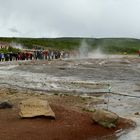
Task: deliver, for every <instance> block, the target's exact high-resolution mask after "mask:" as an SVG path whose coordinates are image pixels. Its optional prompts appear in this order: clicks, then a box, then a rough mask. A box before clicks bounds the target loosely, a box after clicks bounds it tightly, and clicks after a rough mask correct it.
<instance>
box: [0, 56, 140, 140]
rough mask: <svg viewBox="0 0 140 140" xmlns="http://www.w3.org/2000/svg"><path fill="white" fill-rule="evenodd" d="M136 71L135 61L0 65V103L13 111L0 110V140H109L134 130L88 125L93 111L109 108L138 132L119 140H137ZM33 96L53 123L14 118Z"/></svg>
mask: <svg viewBox="0 0 140 140" xmlns="http://www.w3.org/2000/svg"><path fill="white" fill-rule="evenodd" d="M139 70H140V59H139V58H138V57H136V56H119V57H118V56H117V57H114V56H113V57H105V58H96V59H80V60H78V59H77V60H75V59H69V60H57V61H55V60H54V61H28V62H10V63H9V62H7V63H1V64H0V87H1V89H0V100H10V101H11V102H12V104H13V105H14V107H13V109H5V110H2V109H1V110H0V112H1V113H0V114H1V115H0V123H1V126H0V130H1V131H0V133H1V139H2V140H5V139H8V140H11V138H12V139H20V137H22V139H25V140H26V139H29V138H30V139H38V138H41V139H46V138H47V139H49V138H50V139H61V140H62V139H76V140H78V139H79V140H82V139H86V140H88V139H107V140H109V139H111V140H114V139H118V137H117V136H118V135H120V134H122V133H125V132H126V131H123V130H126V129H128V128H131V127H130V126H133V125H134V124H133V123H132V121H129V120H125V121H124V119H120V120H119V123H118V125H117V127H116V128H115V129H111V130H108V129H106V128H103V127H101V126H98V125H97V124H94V123H93V122H92V120H91V114H92V111H93V110H94V109H95V108H109V110H111V111H113V112H116V113H117V114H119V115H120V116H121V117H126V118H130V119H132V120H134V121H136V123H137V126H138V127H137V128H136V129H134V130H133V131H131V132H133V133H131V132H130V133H128V134H127V135H123V137H120V138H119V139H120V140H126V139H128V138H127V136H129V138H131V134H132V135H138V133H137V132H138V130H139V119H138V118H139V103H140V99H139V98H136V97H139V92H140V80H139V77H140V72H139ZM108 85H110V86H111V92H110V94H107V93H108V88H109V86H108ZM108 95H109V96H108ZM124 95H125V96H124ZM34 96H36V97H38V98H41V99H46V100H48V101H49V103H50V105H51V107H52V109H53V110H54V112H56V116H57V117H56V120H55V121H54V120H46V119H44V118H35V119H29V120H28V119H23V120H21V119H20V118H19V116H18V111H19V110H18V104H19V102H20V101H21V100H24V99H27V98H31V97H34ZM131 96H136V97H131ZM108 97H109V98H108ZM117 132H119V133H117ZM116 133H117V134H116ZM133 140H134V139H133ZM136 140H138V139H136Z"/></svg>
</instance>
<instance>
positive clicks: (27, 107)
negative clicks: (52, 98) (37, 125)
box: [19, 98, 55, 118]
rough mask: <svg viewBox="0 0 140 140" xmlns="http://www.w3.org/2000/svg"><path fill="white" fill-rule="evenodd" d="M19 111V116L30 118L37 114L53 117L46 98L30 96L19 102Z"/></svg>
mask: <svg viewBox="0 0 140 140" xmlns="http://www.w3.org/2000/svg"><path fill="white" fill-rule="evenodd" d="M19 107H20V112H19V115H20V117H21V118H30V117H37V116H46V117H51V118H55V114H54V112H53V111H52V109H51V107H50V105H49V103H48V101H47V100H42V99H38V98H30V99H26V100H23V101H21V102H20V105H19Z"/></svg>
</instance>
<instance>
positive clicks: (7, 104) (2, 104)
mask: <svg viewBox="0 0 140 140" xmlns="http://www.w3.org/2000/svg"><path fill="white" fill-rule="evenodd" d="M12 107H13V105H12V104H11V103H10V101H0V109H6V108H12Z"/></svg>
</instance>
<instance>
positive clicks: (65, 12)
mask: <svg viewBox="0 0 140 140" xmlns="http://www.w3.org/2000/svg"><path fill="white" fill-rule="evenodd" d="M0 36H1V37H2V36H11V37H131V38H140V0H0Z"/></svg>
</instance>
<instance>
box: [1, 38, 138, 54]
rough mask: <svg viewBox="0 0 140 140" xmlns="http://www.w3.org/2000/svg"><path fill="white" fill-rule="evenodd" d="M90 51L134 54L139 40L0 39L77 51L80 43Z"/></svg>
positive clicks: (38, 46)
mask: <svg viewBox="0 0 140 140" xmlns="http://www.w3.org/2000/svg"><path fill="white" fill-rule="evenodd" d="M83 40H84V41H85V42H86V43H87V44H88V46H90V48H91V49H96V48H97V47H100V49H101V50H102V51H104V52H105V53H116V54H120V53H124V52H126V53H128V54H135V53H136V52H137V51H138V50H139V49H140V40H139V39H131V38H0V42H6V43H11V42H14V43H17V44H21V45H22V46H24V47H25V48H35V47H36V48H52V49H60V50H62V49H64V50H73V49H78V48H79V47H80V45H81V42H82V41H83Z"/></svg>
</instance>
